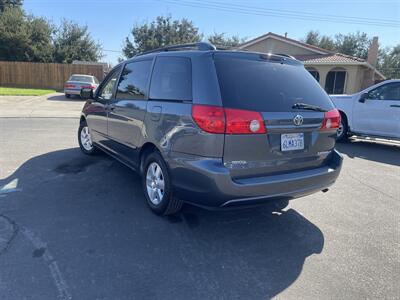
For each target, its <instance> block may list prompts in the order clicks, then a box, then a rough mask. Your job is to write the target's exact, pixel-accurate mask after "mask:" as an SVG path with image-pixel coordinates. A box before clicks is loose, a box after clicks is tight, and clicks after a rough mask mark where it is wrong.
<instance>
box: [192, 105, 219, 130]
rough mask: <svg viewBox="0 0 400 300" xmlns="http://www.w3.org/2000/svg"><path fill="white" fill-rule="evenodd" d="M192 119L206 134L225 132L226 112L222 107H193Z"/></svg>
mask: <svg viewBox="0 0 400 300" xmlns="http://www.w3.org/2000/svg"><path fill="white" fill-rule="evenodd" d="M192 118H193V120H194V121H195V122H196V124H197V125H198V126H199V127H200V128H201V129H202V130H204V131H206V132H210V133H224V132H225V112H224V109H223V108H222V107H218V106H210V105H193V107H192Z"/></svg>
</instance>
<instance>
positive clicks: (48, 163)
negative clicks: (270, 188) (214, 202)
mask: <svg viewBox="0 0 400 300" xmlns="http://www.w3.org/2000/svg"><path fill="white" fill-rule="evenodd" d="M57 97H58V100H54V101H53V102H54V103H56V104H47V101H48V102H50V101H51V100H46V99H45V98H43V99H42V100H41V101H42V102H44V103H42V104H40V105H39V106H40V107H42V108H40V109H35V111H36V112H35V113H32V112H31V114H30V115H28V114H25V111H20V112H19V114H21V116H22V117H23V118H16V117H15V116H18V113H17V112H15V116H12V115H11V113H10V114H9V115H8V116H7V118H0V130H1V135H0V299H2V300H11V299H40V300H46V299H62V300H63V299H269V298H279V299H333V298H335V299H367V298H369V299H398V297H399V295H400V287H399V285H398V282H400V146H396V145H393V144H390V143H375V142H363V141H359V140H357V141H353V142H351V143H348V144H341V145H339V146H338V149H339V150H340V151H341V152H342V153H343V155H344V156H345V162H344V166H343V171H342V173H341V176H340V178H339V180H338V182H337V184H336V185H335V186H333V187H332V189H331V190H330V191H329V192H328V193H326V194H323V193H318V194H315V195H312V196H308V197H305V198H302V199H298V200H295V201H293V202H292V203H291V204H290V206H289V207H288V208H287V209H285V211H283V212H280V213H276V212H272V211H271V210H270V209H269V208H268V207H261V208H256V209H250V210H240V211H227V212H210V211H205V210H202V209H198V208H194V207H189V206H186V207H184V210H183V212H182V213H181V214H180V215H179V216H176V217H169V218H162V217H158V216H155V215H154V214H153V213H151V212H150V210H149V209H148V208H147V207H146V204H145V200H144V196H143V194H142V191H141V187H140V183H139V177H138V176H137V175H136V174H135V173H133V172H132V171H131V170H129V169H128V168H126V167H125V166H123V165H122V164H120V163H119V162H117V161H115V160H113V159H110V158H108V157H107V156H105V155H99V156H96V157H87V156H84V155H83V154H81V152H80V151H79V149H78V145H77V140H76V130H77V126H78V119H77V118H73V117H75V115H76V113H77V109H78V107H79V109H80V107H81V106H82V105H83V102H81V101H79V100H78V99H74V100H65V99H63V97H62V96H60V95H58V96H57ZM20 101H31V100H27V99H23V100H20ZM69 101H70V102H69ZM5 102H9V99H8V100H7V99H0V105H1V110H0V111H1V113H0V115H1V116H3V117H4V116H5V115H6V114H7V113H9V112H6V110H4V106H3V105H4V103H5ZM57 104H58V105H60V106H57ZM47 105H53V106H54V107H55V106H57V109H55V111H58V108H59V109H60V110H59V113H60V114H61V115H60V116H59V117H61V116H67V117H71V118H49V116H50V115H46V113H48V111H47V109H45V108H43V107H45V106H47ZM61 106H64V107H65V109H64V113H63V112H62V111H63V108H62V107H61ZM79 109H78V113H77V115H76V117H78V116H79ZM57 114H58V113H57ZM74 114H75V115H74ZM27 116H31V117H32V116H33V117H34V118H27ZM56 116H58V115H56ZM40 117H45V118H40ZM396 282H397V283H396Z"/></svg>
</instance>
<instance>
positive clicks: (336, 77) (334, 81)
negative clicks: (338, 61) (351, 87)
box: [325, 69, 346, 94]
mask: <svg viewBox="0 0 400 300" xmlns="http://www.w3.org/2000/svg"><path fill="white" fill-rule="evenodd" d="M345 83H346V71H345V70H342V69H335V70H332V71H329V72H328V74H327V75H326V82H325V91H326V92H327V93H328V94H343V93H344V87H345Z"/></svg>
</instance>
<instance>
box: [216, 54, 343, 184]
mask: <svg viewBox="0 0 400 300" xmlns="http://www.w3.org/2000/svg"><path fill="white" fill-rule="evenodd" d="M214 61H215V66H216V71H217V75H218V80H219V85H220V92H221V97H222V103H223V106H224V109H225V114H226V118H227V124H226V128H227V130H226V132H225V143H224V152H223V160H224V164H225V166H226V167H228V168H229V169H230V172H231V176H232V177H233V178H248V177H255V176H266V175H272V174H281V173H288V172H295V171H299V170H305V169H310V168H316V167H320V166H322V165H325V164H327V163H328V162H329V160H330V155H331V152H332V149H333V148H334V145H335V137H336V130H335V129H332V128H328V130H324V129H321V127H326V126H324V122H326V121H327V116H328V117H329V115H330V114H331V112H332V111H333V110H334V106H333V104H332V102H331V100H330V99H329V97H328V95H327V94H326V93H325V91H324V90H322V88H321V87H320V85H319V84H318V82H317V81H316V80H315V79H314V78H313V77H312V76H311V75H310V74H309V73H308V72H307V71H306V70H305V68H304V66H303V64H302V63H300V62H298V61H296V60H293V59H290V58H284V57H282V56H274V55H263V54H257V53H240V52H239V53H231V52H227V53H216V54H215V55H214ZM249 112H254V113H256V114H255V115H252V113H249ZM232 113H233V115H232ZM230 115H231V116H230ZM257 115H258V116H259V118H260V126H261V127H262V128H261V129H260V130H258V131H256V130H255V131H254V132H256V133H253V132H246V131H244V132H240V130H239V131H238V132H235V129H234V130H231V131H232V132H231V133H229V131H230V130H229V126H232V124H233V125H235V118H236V120H239V121H240V118H242V119H246V116H249V118H250V119H257ZM254 116H256V117H254ZM230 118H231V119H232V120H233V121H232V122H231V123H230V121H229V119H230ZM250 119H249V120H245V121H250V123H248V124H253V125H255V127H254V128H255V129H257V128H258V127H257V126H258V125H257V121H252V120H250ZM251 122H254V123H251ZM331 125H332V124H331V123H330V120H329V123H328V127H330V126H331ZM254 128H253V129H254Z"/></svg>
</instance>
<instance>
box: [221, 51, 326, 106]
mask: <svg viewBox="0 0 400 300" xmlns="http://www.w3.org/2000/svg"><path fill="white" fill-rule="evenodd" d="M258 57H259V58H258ZM214 62H215V67H216V70H217V76H218V81H219V86H220V91H221V96H222V102H223V105H224V106H225V107H230V108H239V109H247V110H255V111H264V112H268V111H270V112H284V111H292V106H293V104H295V103H298V102H302V103H307V104H311V105H316V106H319V107H321V108H323V109H325V110H330V109H332V108H333V104H332V102H331V100H330V99H329V96H328V95H327V94H326V93H325V91H324V90H323V89H322V88H321V87H320V85H319V84H318V82H316V80H315V79H314V78H313V77H312V75H311V74H310V73H309V72H308V71H307V70H306V69H305V68H304V67H303V66H302V65H300V64H299V63H297V62H294V63H292V62H281V61H280V60H277V61H270V60H264V59H262V58H261V56H260V55H253V57H252V58H249V57H248V56H247V57H239V56H238V55H222V54H220V55H218V54H216V55H215V56H214Z"/></svg>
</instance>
